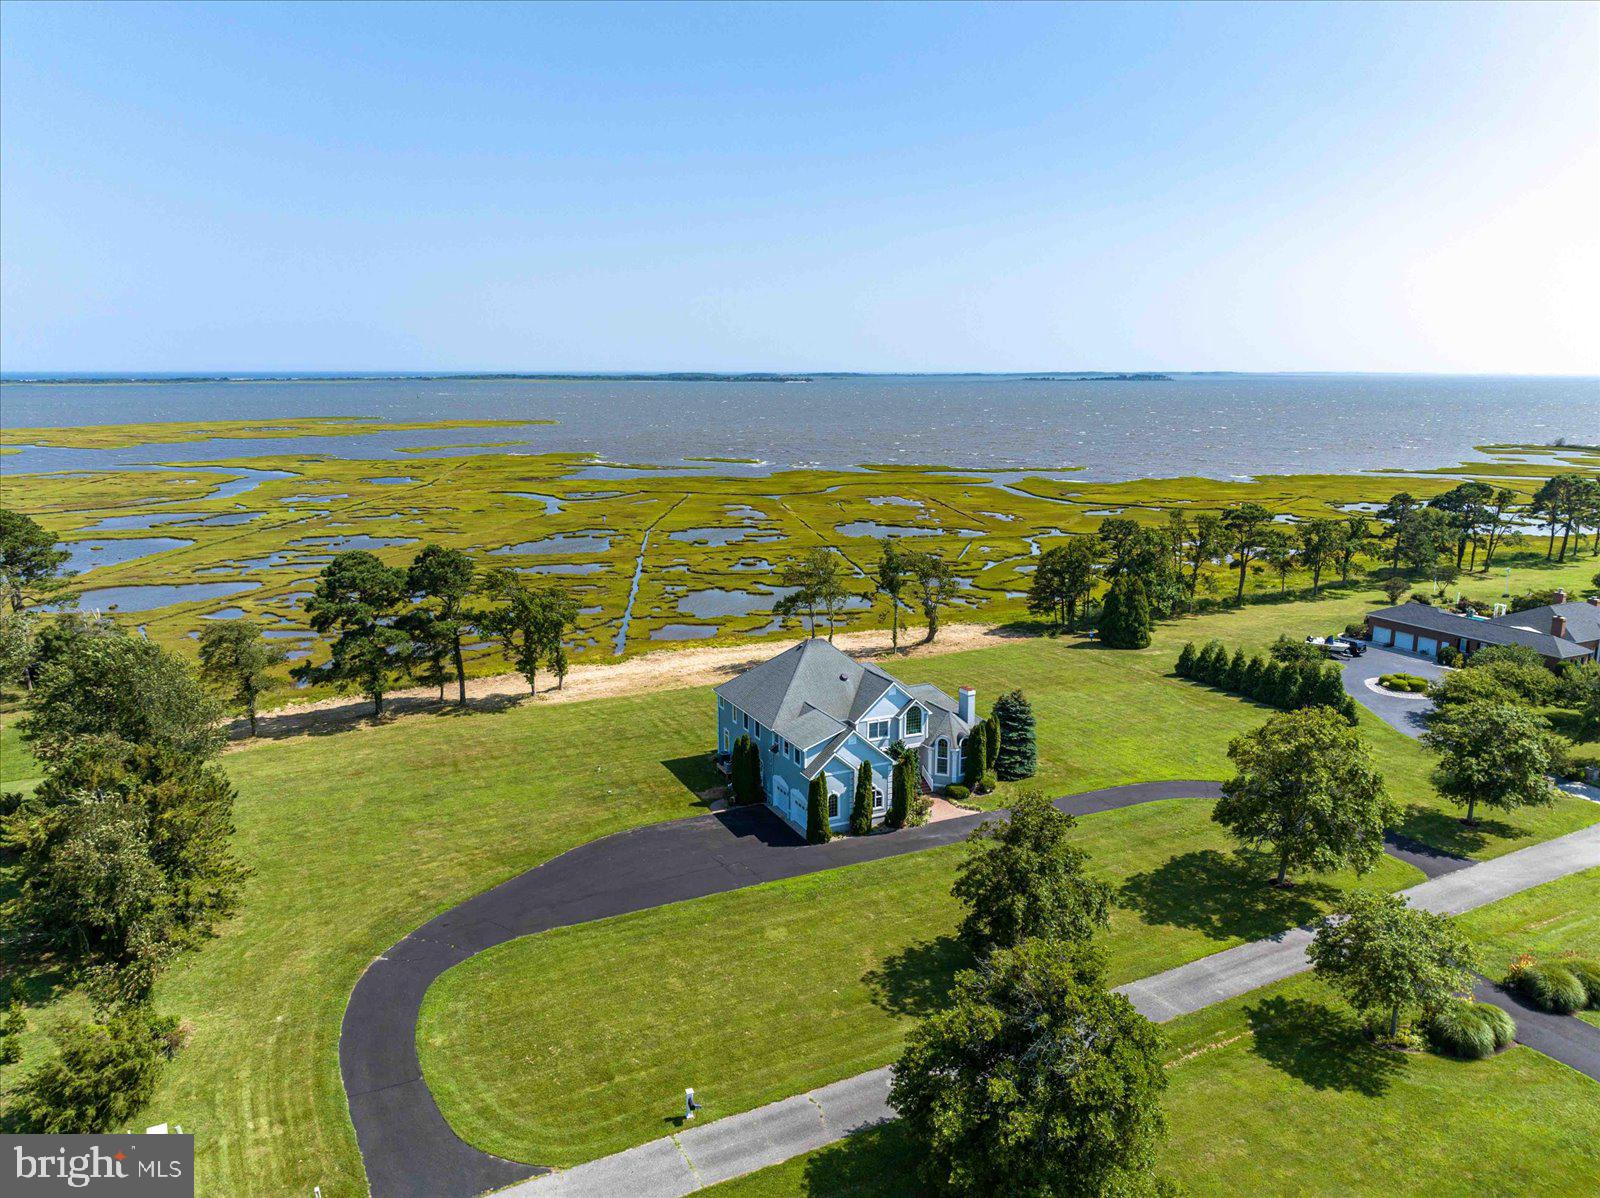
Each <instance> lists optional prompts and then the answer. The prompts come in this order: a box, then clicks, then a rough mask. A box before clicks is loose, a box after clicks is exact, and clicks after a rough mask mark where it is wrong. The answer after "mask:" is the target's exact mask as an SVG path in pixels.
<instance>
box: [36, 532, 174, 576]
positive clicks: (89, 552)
mask: <svg viewBox="0 0 1600 1198" xmlns="http://www.w3.org/2000/svg"><path fill="white" fill-rule="evenodd" d="M193 544H194V542H193V541H187V540H184V539H183V538H182V537H125V538H123V539H121V540H116V541H111V540H106V541H63V542H61V545H62V547H63V548H65V549H66V551H67V555H68V556H67V561H66V569H68V570H72V571H75V572H77V573H80V574H81V573H83V572H84V571H86V570H93V569H94V568H95V567H97V566H120V565H122V564H123V563H124V562H136V561H138V560H139V559H140V558H145V557H154V556H155V555H156V554H158V553H165V552H166V551H167V550H169V549H186V548H188V547H189V546H190V545H193Z"/></svg>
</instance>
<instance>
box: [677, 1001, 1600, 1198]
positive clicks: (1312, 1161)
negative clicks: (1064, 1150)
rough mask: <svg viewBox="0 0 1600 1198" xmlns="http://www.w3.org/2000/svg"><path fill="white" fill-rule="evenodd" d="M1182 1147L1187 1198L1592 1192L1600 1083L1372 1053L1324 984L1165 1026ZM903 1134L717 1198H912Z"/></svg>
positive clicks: (855, 1141) (1174, 1123) (832, 1152)
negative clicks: (1207, 1197)
mask: <svg viewBox="0 0 1600 1198" xmlns="http://www.w3.org/2000/svg"><path fill="white" fill-rule="evenodd" d="M1163 1030H1164V1032H1165V1033H1166V1035H1167V1037H1168V1070H1169V1074H1168V1076H1169V1078H1170V1080H1171V1088H1170V1090H1169V1091H1168V1095H1167V1104H1166V1105H1167V1117H1168V1121H1169V1125H1170V1136H1169V1138H1168V1141H1167V1145H1166V1149H1165V1152H1164V1154H1163V1166H1162V1168H1163V1171H1164V1172H1165V1173H1167V1174H1168V1175H1170V1176H1172V1177H1173V1178H1175V1179H1177V1180H1178V1181H1180V1182H1181V1183H1182V1184H1183V1185H1184V1187H1185V1189H1186V1192H1187V1193H1189V1194H1192V1195H1195V1196H1196V1198H1203V1196H1206V1195H1218V1196H1219V1198H1220V1196H1232V1195H1236V1194H1240V1193H1244V1192H1249V1193H1257V1194H1294V1195H1301V1196H1305V1198H1322V1196H1325V1198H1348V1196H1349V1195H1354V1194H1383V1195H1386V1196H1394V1198H1409V1196H1416V1198H1457V1196H1459V1198H1480V1196H1482V1195H1505V1196H1508V1198H1509V1196H1511V1195H1524V1194H1581V1193H1588V1192H1590V1191H1591V1190H1592V1188H1593V1183H1594V1176H1595V1162H1596V1151H1595V1140H1594V1116H1595V1111H1596V1109H1597V1108H1600V1085H1596V1084H1595V1083H1594V1082H1592V1081H1591V1080H1589V1079H1588V1078H1586V1077H1584V1076H1583V1075H1582V1074H1580V1073H1577V1072H1574V1071H1573V1070H1570V1069H1568V1068H1566V1067H1565V1066H1563V1065H1559V1064H1557V1063H1556V1062H1554V1061H1552V1060H1550V1059H1549V1058H1547V1057H1543V1056H1541V1055H1539V1054H1538V1053H1536V1052H1533V1051H1532V1050H1531V1049H1526V1048H1513V1049H1511V1050H1509V1051H1507V1052H1504V1053H1501V1054H1500V1055H1499V1056H1496V1057H1494V1058H1491V1059H1490V1060H1486V1061H1474V1062H1462V1061H1453V1060H1449V1059H1446V1058H1444V1057H1438V1056H1434V1055H1432V1054H1430V1053H1409V1054H1399V1053H1392V1052H1389V1051H1387V1050H1382V1049H1376V1048H1374V1047H1372V1046H1371V1045H1370V1044H1368V1042H1367V1041H1366V1040H1365V1038H1364V1037H1363V1036H1362V1035H1361V1033H1360V1031H1359V1029H1358V1027H1357V1024H1356V1021H1355V1019H1354V1018H1353V1017H1352V1016H1351V1015H1350V1013H1349V1012H1348V1011H1347V1010H1345V1009H1344V1008H1342V1007H1341V1006H1340V1004H1339V1003H1338V1002H1337V1001H1336V1000H1334V999H1332V998H1331V997H1330V996H1329V994H1328V992H1327V991H1326V990H1325V989H1324V988H1322V987H1321V986H1319V985H1318V984H1317V983H1316V982H1315V981H1313V980H1312V979H1309V978H1296V979H1293V980H1291V981H1289V982H1287V983H1284V984H1282V985H1279V986H1274V987H1269V988H1267V989H1265V990H1260V991H1257V992H1255V993H1253V994H1249V995H1246V996H1244V997H1243V998H1240V999H1236V1000H1234V1001H1232V1002H1228V1003H1222V1004H1219V1005H1217V1006H1215V1007H1211V1008H1208V1009H1207V1010H1205V1011H1201V1012H1199V1013H1198V1014H1196V1015H1191V1016H1188V1017H1186V1018H1184V1019H1180V1020H1175V1021H1174V1022H1173V1023H1171V1024H1168V1025H1166V1026H1165V1027H1164V1029H1163ZM916 1163H917V1153H916V1150H915V1146H914V1145H913V1144H911V1143H910V1142H909V1140H908V1139H907V1137H906V1135H905V1134H904V1131H903V1130H902V1128H901V1125H900V1124H898V1123H891V1124H889V1125H887V1126H885V1127H882V1128H878V1129H875V1130H873V1131H869V1132H865V1133H862V1134H860V1135H856V1136H851V1137H850V1138H849V1139H846V1140H842V1141H840V1142H839V1143H837V1144H832V1145H830V1146H828V1147H827V1148H823V1149H819V1150H818V1151H816V1152H812V1153H808V1154H806V1155H804V1156H800V1157H796V1158H794V1159H793V1160H790V1161H785V1162H784V1163H783V1164H781V1165H775V1166H773V1167H772V1168H769V1169H764V1170H762V1171H760V1172H758V1173H753V1174H751V1175H749V1176H748V1177H742V1178H739V1179H737V1180H735V1181H731V1182H726V1183H724V1184H723V1185H720V1186H716V1187H713V1188H712V1189H709V1190H707V1191H706V1194H707V1195H708V1196H713V1195H714V1196H715V1198H800V1196H802V1195H807V1196H810V1198H845V1196H847V1195H849V1196H852V1198H913V1196H916V1195H922V1194H924V1193H925V1192H926V1191H925V1190H924V1189H923V1188H922V1187H921V1186H920V1185H919V1184H918V1182H917V1180H916V1173H915V1170H916Z"/></svg>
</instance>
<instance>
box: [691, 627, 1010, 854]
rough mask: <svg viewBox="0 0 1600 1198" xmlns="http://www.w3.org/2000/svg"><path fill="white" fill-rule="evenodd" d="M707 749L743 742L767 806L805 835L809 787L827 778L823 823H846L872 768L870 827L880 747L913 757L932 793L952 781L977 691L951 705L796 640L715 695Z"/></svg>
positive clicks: (882, 769) (882, 767) (818, 643)
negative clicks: (859, 779)
mask: <svg viewBox="0 0 1600 1198" xmlns="http://www.w3.org/2000/svg"><path fill="white" fill-rule="evenodd" d="M716 694H717V748H718V749H720V750H721V751H722V752H724V753H728V752H732V750H733V744H734V741H736V740H738V739H739V737H741V736H746V735H748V736H749V737H750V738H751V739H752V740H754V741H755V743H756V744H757V745H758V746H759V747H760V750H761V781H762V784H763V785H764V786H765V788H766V792H767V802H768V804H769V805H770V806H771V807H772V809H773V810H774V811H776V812H777V813H778V814H779V815H781V816H782V817H783V818H784V819H785V820H787V821H788V822H789V824H790V825H791V826H792V827H794V828H795V829H796V830H797V831H799V832H801V833H804V832H805V827H806V799H807V794H808V792H809V789H810V786H811V780H812V779H813V778H815V777H816V776H817V775H818V774H821V775H823V776H824V777H825V778H826V779H827V785H828V822H829V824H830V825H832V827H833V828H834V829H835V830H842V829H844V828H845V827H846V826H847V825H848V824H849V822H850V808H851V806H852V804H853V802H854V798H855V789H856V774H857V771H859V770H860V768H861V763H862V762H864V761H869V762H871V763H872V789H873V796H872V821H873V823H877V822H879V821H880V820H881V819H882V818H883V816H884V813H885V812H886V811H887V810H888V806H889V798H890V793H889V792H890V770H891V769H892V768H893V765H894V763H893V762H892V761H891V760H890V759H889V754H888V751H887V750H888V748H889V746H890V745H892V744H894V742H895V741H897V740H898V741H904V742H905V744H906V745H907V747H909V748H913V749H915V750H916V751H917V758H918V761H919V762H920V763H921V766H922V782H923V785H924V786H925V787H927V788H929V789H935V790H936V789H938V788H939V787H941V786H945V785H948V784H949V783H951V782H959V781H960V780H961V750H962V746H963V745H964V744H965V743H966V739H967V734H968V733H969V732H971V731H972V728H973V726H974V725H975V724H976V723H977V719H978V716H977V702H978V697H977V693H976V692H975V691H974V690H973V689H972V688H971V687H967V686H964V687H962V688H961V697H960V700H959V701H955V700H952V699H951V698H950V696H949V695H947V694H945V693H944V692H943V691H942V690H940V689H939V688H938V687H936V686H929V685H926V684H922V685H918V686H908V685H906V684H904V683H902V682H898V681H896V680H895V679H894V678H893V677H891V676H890V675H889V674H887V673H885V672H884V671H883V670H880V669H879V668H878V667H877V666H874V665H865V664H863V663H861V662H858V661H856V660H854V659H853V658H851V657H847V656H846V655H845V654H843V653H841V652H840V651H839V650H838V649H835V648H834V647H833V646H832V645H830V644H829V643H828V642H827V641H824V640H817V639H815V638H813V639H811V640H806V641H802V642H801V643H800V644H798V645H796V646H795V647H794V648H792V649H789V650H787V651H785V652H783V653H780V654H778V656H776V657H774V658H772V660H770V661H765V662H762V663H761V664H760V665H758V666H753V667H751V668H750V669H748V670H746V671H745V672H744V673H743V674H740V675H739V676H738V677H737V678H734V679H732V680H731V681H728V682H724V683H723V684H722V685H721V686H719V687H717V691H716Z"/></svg>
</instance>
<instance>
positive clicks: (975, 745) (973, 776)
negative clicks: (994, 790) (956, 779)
mask: <svg viewBox="0 0 1600 1198" xmlns="http://www.w3.org/2000/svg"><path fill="white" fill-rule="evenodd" d="M987 742H988V734H987V733H986V732H984V730H983V724H981V723H979V724H976V725H974V726H973V729H972V731H971V732H969V733H967V739H966V740H964V741H963V742H962V743H961V781H962V783H963V784H964V785H965V786H966V788H967V789H968V790H977V789H978V779H979V778H981V777H983V771H984V761H983V757H984V752H983V750H984V746H985V744H986V743H987Z"/></svg>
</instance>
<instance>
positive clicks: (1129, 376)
mask: <svg viewBox="0 0 1600 1198" xmlns="http://www.w3.org/2000/svg"><path fill="white" fill-rule="evenodd" d="M1185 373H1186V377H1196V378H1198V377H1204V378H1216V377H1230V376H1235V375H1238V374H1240V373H1241V372H1239V371H1231V370H1197V371H1192V372H1185ZM1172 377H1173V376H1172V375H1170V374H1164V373H1160V372H1157V371H1101V370H1063V371H1052V372H1047V373H1042V374H1041V373H1038V372H1034V373H1011V372H1004V373H988V372H984V371H965V372H956V373H950V374H945V373H930V374H920V373H914V374H886V373H882V372H878V371H853V370H818V371H807V372H804V373H797V374H773V373H764V372H744V373H728V374H723V373H717V372H714V371H661V372H656V373H649V372H644V373H629V374H572V373H567V374H563V373H540V372H528V373H522V372H504V373H495V372H467V373H463V374H451V373H439V372H434V373H421V374H407V373H403V372H399V373H386V374H385V373H380V374H359V373H350V374H288V373H267V374H249V373H230V374H58V373H53V372H44V373H36V374H4V375H0V385H4V384H28V385H30V386H50V385H55V384H71V385H74V386H84V385H101V386H105V385H115V384H148V383H160V384H163V385H167V384H174V383H209V384H217V383H383V382H409V383H427V382H454V383H475V382H488V383H493V382H528V383H809V382H814V381H816V380H818V379H874V378H929V379H940V378H949V379H993V380H994V381H995V382H1014V383H1101V382H1135V383H1142V382H1171V381H1172Z"/></svg>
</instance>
